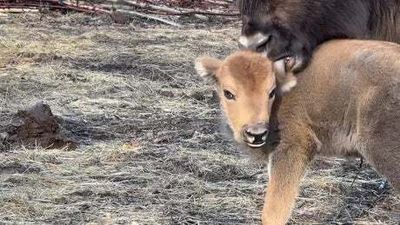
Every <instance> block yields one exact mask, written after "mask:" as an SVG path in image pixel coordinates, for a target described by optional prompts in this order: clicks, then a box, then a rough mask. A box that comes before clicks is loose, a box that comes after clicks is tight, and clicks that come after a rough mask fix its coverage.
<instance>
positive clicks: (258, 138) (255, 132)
mask: <svg viewBox="0 0 400 225" xmlns="http://www.w3.org/2000/svg"><path fill="white" fill-rule="evenodd" d="M267 137H268V126H267V124H265V123H258V124H255V125H251V126H246V127H245V128H244V129H243V139H244V141H245V142H246V143H247V144H249V145H250V146H252V147H253V146H254V147H259V146H262V145H264V144H265V142H266V140H267Z"/></svg>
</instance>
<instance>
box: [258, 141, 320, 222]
mask: <svg viewBox="0 0 400 225" xmlns="http://www.w3.org/2000/svg"><path fill="white" fill-rule="evenodd" d="M312 157H313V154H312V151H311V149H308V148H304V147H294V146H291V147H288V148H284V149H277V150H276V151H275V152H273V153H272V155H271V156H270V160H269V163H270V165H269V171H268V172H269V183H268V188H267V193H266V197H265V198H266V199H265V202H264V208H263V212H262V224H263V225H284V224H286V223H287V221H288V220H289V217H290V215H291V212H292V209H293V207H294V204H295V199H296V197H297V195H298V192H299V186H300V182H301V180H302V178H303V176H304V173H305V170H306V168H307V165H308V164H309V162H310V161H311V159H312Z"/></svg>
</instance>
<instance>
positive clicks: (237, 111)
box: [195, 51, 296, 148]
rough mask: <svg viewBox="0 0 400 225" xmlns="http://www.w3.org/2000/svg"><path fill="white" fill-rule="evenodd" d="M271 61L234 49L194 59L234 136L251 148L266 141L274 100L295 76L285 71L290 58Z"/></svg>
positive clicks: (287, 89) (291, 82) (293, 83)
mask: <svg viewBox="0 0 400 225" xmlns="http://www.w3.org/2000/svg"><path fill="white" fill-rule="evenodd" d="M274 64H275V65H274ZM274 64H273V63H272V62H271V61H270V60H268V59H266V58H265V57H263V56H262V55H261V54H258V53H255V52H250V51H240V52H237V53H234V54H232V55H231V56H229V57H227V58H226V59H225V60H223V61H222V60H219V59H216V58H211V57H200V58H198V59H197V60H196V63H195V67H196V70H197V73H198V74H199V75H200V76H202V77H203V78H206V79H207V80H210V81H212V82H213V83H214V84H215V86H216V89H217V92H218V95H219V97H220V104H221V108H222V110H223V111H224V113H225V115H226V118H227V122H228V124H229V126H230V128H231V130H232V131H233V135H234V138H235V140H236V141H237V142H239V143H243V144H246V145H247V146H249V147H251V148H261V147H263V146H264V145H266V144H267V142H268V141H267V140H268V136H269V134H270V132H271V123H270V122H271V116H272V114H273V108H274V107H273V106H274V102H275V101H277V98H279V96H280V95H281V94H282V93H283V92H286V91H289V90H290V89H291V88H292V87H294V86H295V85H296V78H295V77H294V76H290V75H289V74H288V73H287V72H286V71H290V69H291V68H290V67H293V64H294V63H293V62H292V61H290V60H288V59H285V60H280V61H277V62H275V63H274Z"/></svg>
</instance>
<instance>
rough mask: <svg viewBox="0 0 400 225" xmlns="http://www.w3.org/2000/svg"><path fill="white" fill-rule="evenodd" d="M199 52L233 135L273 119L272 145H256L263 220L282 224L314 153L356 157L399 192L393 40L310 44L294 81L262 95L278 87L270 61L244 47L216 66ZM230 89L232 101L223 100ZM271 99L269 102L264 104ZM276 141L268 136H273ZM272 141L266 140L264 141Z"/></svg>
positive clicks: (398, 50) (399, 50) (398, 77)
mask: <svg viewBox="0 0 400 225" xmlns="http://www.w3.org/2000/svg"><path fill="white" fill-rule="evenodd" d="M210 61H212V58H200V59H199V60H198V61H197V68H202V69H203V71H207V73H203V75H207V76H211V77H214V78H215V80H216V86H217V87H218V88H217V89H218V93H219V95H220V98H221V105H222V109H223V111H224V112H225V114H226V117H227V120H228V122H229V124H230V126H231V128H232V130H233V133H234V136H235V140H236V141H237V142H238V143H241V144H243V141H242V136H241V132H242V127H244V126H246V125H247V124H252V123H254V122H259V121H265V122H269V123H272V124H274V123H277V124H279V127H280V131H277V129H274V132H271V134H270V136H272V135H274V134H275V135H276V134H278V135H277V136H279V137H280V139H279V143H278V144H271V145H267V146H264V147H261V148H259V149H257V150H258V151H260V152H263V153H264V154H266V155H268V157H269V159H270V160H269V163H270V165H269V166H270V170H269V176H270V179H269V185H268V188H267V194H266V200H265V204H264V209H263V214H262V221H263V224H264V225H267V224H285V223H286V222H287V221H288V219H289V217H290V213H291V211H292V208H293V206H294V203H295V198H296V196H297V194H298V191H299V184H300V182H301V179H302V177H303V175H304V173H305V170H306V168H307V165H308V164H309V163H310V161H311V160H312V159H313V158H314V156H315V155H316V154H324V155H342V156H346V155H352V154H360V155H362V156H363V157H364V158H365V159H366V160H367V161H368V163H370V164H371V165H372V166H373V167H374V168H375V169H376V170H377V171H378V172H379V173H380V174H382V175H383V176H385V177H387V178H388V180H389V181H390V183H391V184H392V186H393V187H394V188H395V189H396V190H400V166H399V162H400V138H399V137H400V131H399V130H400V46H399V45H397V44H393V43H388V42H379V41H358V40H335V41H330V42H327V43H325V44H323V45H321V47H320V48H319V49H317V50H316V52H315V55H314V59H313V60H312V62H311V64H310V65H309V66H308V67H307V68H306V69H305V70H304V71H303V72H301V73H300V74H299V75H298V76H297V77H298V83H297V86H296V87H295V88H294V89H293V90H291V91H290V92H288V93H285V94H282V95H278V96H277V97H276V98H275V99H269V98H268V97H267V96H268V92H269V90H271V89H272V88H273V87H274V86H275V85H278V87H281V86H282V85H284V83H283V82H285V81H283V82H281V83H280V82H279V79H278V77H279V76H280V75H279V74H276V73H275V72H274V71H273V69H272V68H273V66H272V62H271V61H269V60H267V59H265V58H263V56H261V55H259V54H257V53H252V52H249V51H244V52H238V53H235V54H233V55H231V56H229V57H228V58H227V59H226V60H224V61H219V60H217V59H214V63H213V64H212V65H215V62H216V61H218V65H219V67H217V68H216V67H214V69H212V67H209V66H208V65H209V64H208V63H207V62H210ZM227 88H229V89H230V90H231V91H232V92H233V93H234V94H235V95H236V100H235V101H228V100H227V99H226V98H225V97H224V93H223V90H224V89H227ZM271 104H272V107H268V106H270V105H271ZM276 140H277V139H274V141H276ZM269 141H270V142H271V139H270V140H269Z"/></svg>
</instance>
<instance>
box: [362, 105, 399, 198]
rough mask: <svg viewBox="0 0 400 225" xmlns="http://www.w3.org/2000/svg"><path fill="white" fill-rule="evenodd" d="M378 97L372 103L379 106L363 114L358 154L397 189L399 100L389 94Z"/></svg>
mask: <svg viewBox="0 0 400 225" xmlns="http://www.w3.org/2000/svg"><path fill="white" fill-rule="evenodd" d="M378 100H379V99H378ZM378 100H377V101H376V102H374V104H373V106H375V105H376V106H377V107H379V108H378V109H377V108H375V107H372V108H371V109H370V111H369V112H368V113H366V114H364V115H365V116H363V118H365V119H364V121H363V123H362V124H366V126H363V127H361V134H362V137H363V139H364V140H363V141H362V142H361V143H362V144H363V146H364V149H363V150H362V151H361V154H362V155H363V156H364V158H365V159H366V160H367V162H368V163H369V164H371V165H372V166H373V167H374V168H375V169H376V170H377V172H378V173H380V174H381V175H383V176H385V177H386V178H387V179H388V180H389V183H390V184H391V185H392V186H393V188H394V189H396V190H397V192H398V193H400V104H398V103H397V102H398V99H394V98H390V97H387V98H385V99H380V100H379V101H378ZM378 103H379V104H378Z"/></svg>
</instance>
